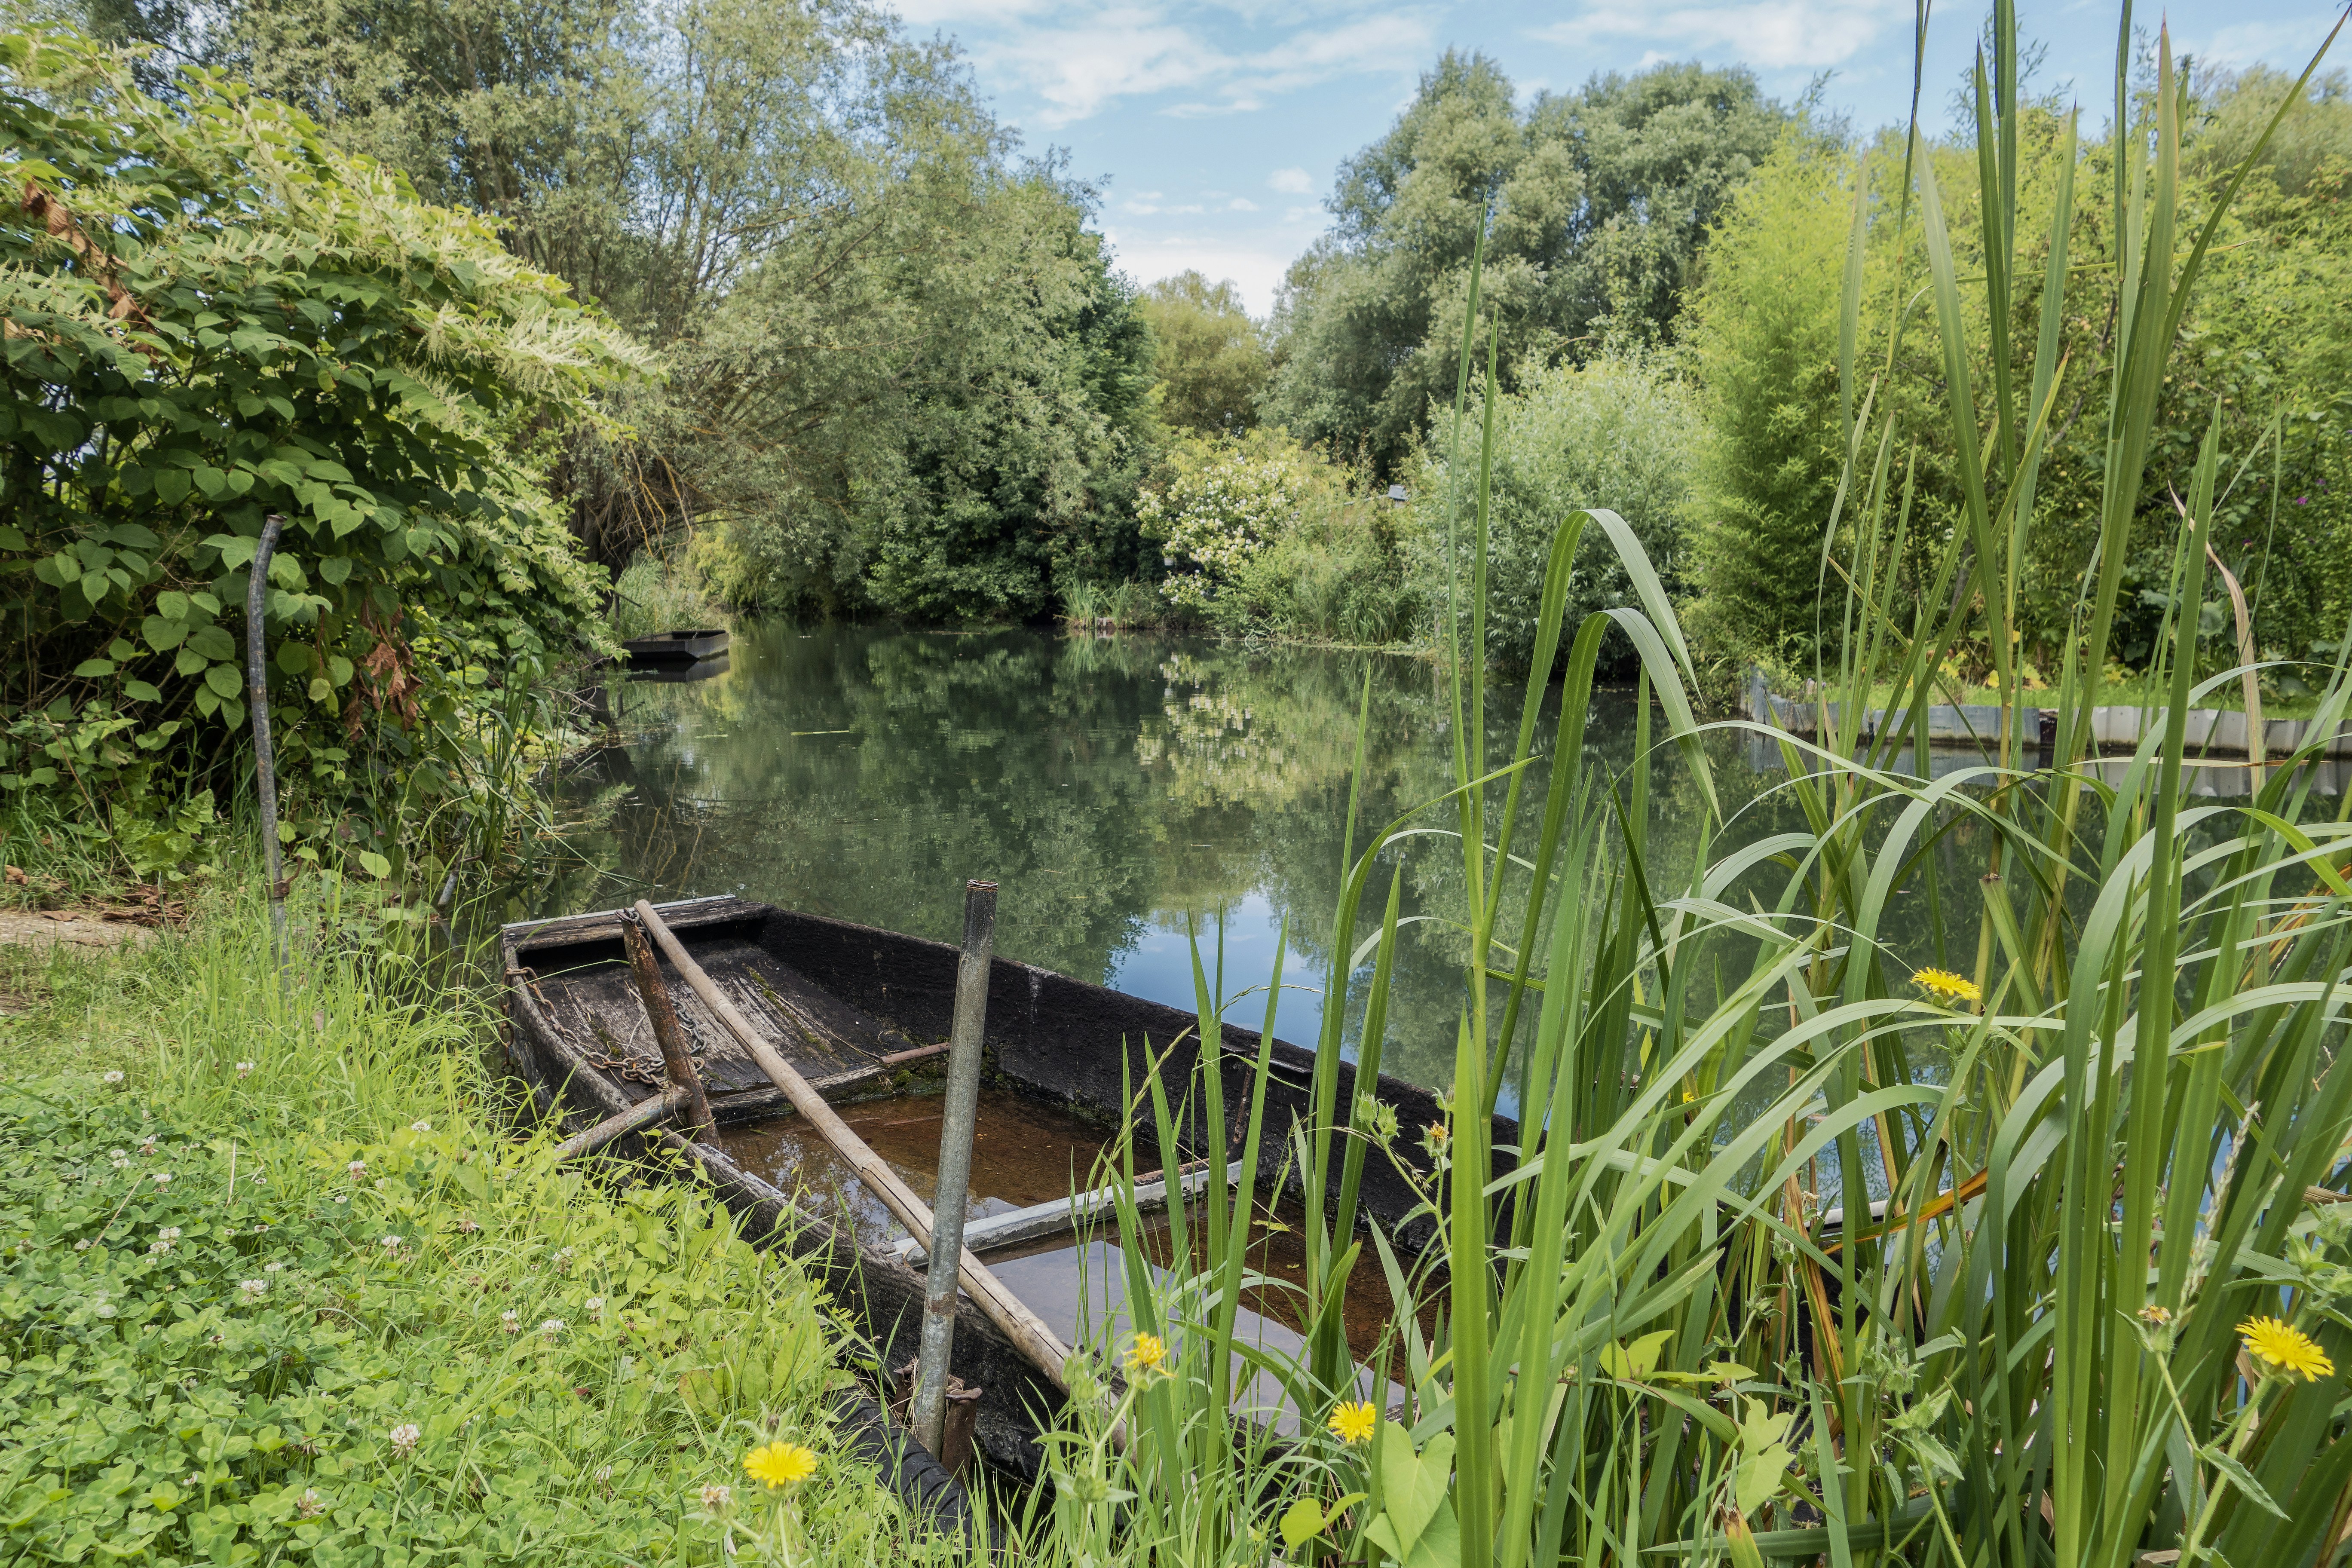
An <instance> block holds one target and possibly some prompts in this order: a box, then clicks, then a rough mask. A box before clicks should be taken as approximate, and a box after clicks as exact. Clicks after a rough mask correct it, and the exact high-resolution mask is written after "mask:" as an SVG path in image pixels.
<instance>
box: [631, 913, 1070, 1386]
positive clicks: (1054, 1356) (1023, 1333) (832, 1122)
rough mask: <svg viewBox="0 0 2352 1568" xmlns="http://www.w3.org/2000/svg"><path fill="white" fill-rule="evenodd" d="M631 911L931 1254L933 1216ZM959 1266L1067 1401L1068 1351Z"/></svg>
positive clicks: (657, 929)
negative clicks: (1064, 1395)
mask: <svg viewBox="0 0 2352 1568" xmlns="http://www.w3.org/2000/svg"><path fill="white" fill-rule="evenodd" d="M636 908H637V918H638V919H639V920H641V921H644V922H645V927H646V931H647V933H648V934H650V935H651V936H652V937H653V939H654V942H655V943H656V945H657V946H659V947H660V949H661V950H662V952H663V953H664V955H665V956H667V958H668V959H669V961H670V963H673V964H675V965H677V972H678V973H680V974H682V975H684V976H685V977H686V983H687V984H688V985H690V986H692V987H693V988H694V994H696V995H697V996H699V997H701V998H702V1002H703V1005H705V1006H706V1007H709V1009H710V1011H711V1013H712V1014H713V1015H714V1016H717V1018H718V1019H719V1022H720V1023H722V1024H724V1025H726V1026H727V1029H728V1032H729V1033H730V1034H732V1035H733V1036H734V1037H736V1038H737V1039H738V1040H740V1041H741V1042H742V1045H743V1048H744V1049H745V1050H746V1051H748V1052H750V1053H751V1059H752V1060H753V1061H755V1062H758V1063H759V1064H760V1068H761V1071H762V1072H765V1073H766V1074H767V1075H768V1077H769V1078H770V1079H773V1080H774V1082H775V1085H776V1087H777V1088H778V1089H782V1090H783V1091H784V1098H785V1099H787V1100H791V1101H792V1102H793V1110H797V1111H799V1112H800V1113H801V1114H802V1115H803V1116H805V1117H807V1118H808V1121H809V1125H810V1126H812V1127H814V1128H815V1129H816V1131H817V1134H818V1136H820V1137H822V1138H823V1139H824V1141H825V1142H827V1143H829V1144H831V1145H832V1146H833V1150H834V1152H835V1153H836V1154H839V1155H840V1156H841V1158H842V1161H843V1163H845V1164H847V1165H848V1167H849V1168H850V1170H851V1172H852V1173H855V1174H856V1177H857V1179H858V1180H859V1181H861V1182H863V1183H865V1184H866V1188H867V1190H869V1191H870V1192H872V1193H873V1194H874V1195H875V1196H876V1197H877V1198H880V1199H881V1200H882V1206H883V1207H885V1208H887V1209H888V1210H889V1211H890V1213H891V1215H893V1216H894V1217H895V1218H896V1219H897V1220H898V1223H899V1224H900V1225H902V1226H906V1227H907V1230H908V1234H910V1235H912V1236H913V1237H915V1238H916V1240H918V1241H919V1242H921V1243H922V1244H923V1245H924V1246H925V1247H929V1245H930V1240H931V1211H930V1210H929V1208H928V1207H926V1206H925V1205H924V1204H923V1200H922V1199H920V1198H919V1197H917V1196H916V1195H915V1194H914V1193H913V1192H912V1191H911V1190H910V1189H909V1188H908V1185H907V1184H906V1183H904V1182H902V1181H900V1180H899V1179H898V1173H897V1172H896V1171H893V1170H892V1169H890V1167H889V1166H888V1165H886V1164H884V1163H882V1160H881V1158H880V1157H879V1156H878V1155H877V1154H876V1153H875V1152H874V1151H873V1150H871V1149H869V1148H867V1147H866V1141H865V1140H864V1139H862V1138H860V1137H858V1136H857V1134H856V1133H855V1132H853V1131H850V1130H849V1125H848V1123H846V1122H845V1121H842V1119H841V1118H840V1117H839V1116H838V1115H836V1114H835V1112H834V1109H833V1107H832V1106H830V1105H827V1104H826V1103H825V1102H824V1098H823V1097H822V1096H820V1095H819V1094H818V1093H817V1092H816V1090H815V1089H811V1088H810V1087H809V1084H808V1080H807V1079H804V1078H803V1077H801V1075H800V1074H799V1073H797V1072H795V1071H793V1065H792V1064H791V1063H790V1062H788V1061H786V1060H784V1058H782V1057H781V1056H779V1055H777V1053H776V1047H773V1046H772V1045H770V1044H769V1043H768V1041H767V1038H766V1037H764V1036H762V1035H761V1033H760V1031H759V1030H757V1029H755V1028H753V1027H752V1026H751V1022H750V1020H748V1019H746V1018H745V1017H744V1016H743V1015H742V1014H741V1013H740V1012H739V1011H737V1010H736V1007H735V1005H734V1004H733V1003H732V1002H730V1001H729V1000H727V997H726V995H725V994H723V993H721V992H720V991H719V987H718V986H717V985H715V984H712V983H711V979H710V976H709V975H708V974H706V973H703V972H702V965H700V964H698V963H695V962H694V960H693V958H692V957H690V956H689V955H688V952H687V951H686V949H685V947H683V946H682V945H680V943H679V942H678V940H677V937H676V936H675V935H673V934H672V933H671V931H670V929H669V926H668V925H667V923H666V922H665V921H663V920H662V918H661V915H660V913H659V912H658V911H657V910H655V908H654V907H653V905H652V904H650V903H648V902H646V900H643V899H640V900H637V906H636ZM961 1261H962V1268H961V1269H960V1270H959V1275H960V1278H961V1280H962V1284H963V1288H964V1290H965V1292H966V1293H967V1294H968V1295H970V1296H971V1299H972V1300H974V1301H975V1302H977V1303H978V1304H979V1306H980V1310H982V1312H984V1313H986V1314H987V1317H988V1321H990V1322H992V1323H993V1324H995V1325H996V1327H997V1330H998V1331H999V1332H1001V1333H1003V1335H1004V1337H1005V1338H1006V1339H1008V1340H1010V1341H1012V1342H1013V1345H1014V1346H1015V1347H1016V1348H1018V1349H1019V1350H1020V1352H1021V1353H1022V1354H1023V1355H1024V1356H1026V1357H1027V1358H1028V1359H1029V1362H1030V1363H1031V1364H1032V1365H1034V1366H1035V1367H1036V1369H1037V1370H1038V1371H1039V1372H1041V1373H1045V1378H1046V1381H1048V1382H1049V1383H1051V1384H1053V1385H1054V1386H1055V1388H1057V1389H1059V1390H1061V1391H1062V1393H1064V1394H1068V1393H1069V1391H1070V1384H1069V1376H1068V1373H1066V1371H1065V1370H1064V1366H1063V1363H1066V1362H1067V1361H1068V1360H1069V1359H1070V1353H1071V1352H1070V1348H1069V1346H1067V1345H1066V1344H1064V1343H1063V1342H1061V1340H1060V1339H1058V1338H1057V1337H1055V1333H1054V1331H1053V1330H1051V1329H1049V1328H1047V1327H1046V1326H1045V1324H1044V1323H1043V1322H1041V1321H1038V1318H1037V1314H1036V1313H1034V1312H1033V1311H1031V1310H1029V1308H1028V1306H1027V1305H1026V1304H1025V1303H1024V1302H1023V1300H1021V1298H1020V1297H1018V1296H1015V1295H1014V1294H1013V1292H1012V1291H1011V1290H1009V1289H1005V1286H1004V1282H1003V1280H1001V1279H997V1277H996V1276H995V1275H993V1274H991V1273H990V1272H989V1271H988V1268H987V1266H986V1265H984V1264H982V1262H981V1260H980V1259H979V1258H975V1257H973V1256H972V1255H971V1249H970V1248H966V1249H965V1251H964V1254H963V1258H962V1260H961Z"/></svg>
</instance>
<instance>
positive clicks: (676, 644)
mask: <svg viewBox="0 0 2352 1568" xmlns="http://www.w3.org/2000/svg"><path fill="white" fill-rule="evenodd" d="M621 647H623V648H624V649H625V650H626V651H627V653H628V656H629V663H630V665H631V666H632V667H633V668H634V667H637V666H642V665H653V664H692V663H694V662H695V661H696V660H697V659H704V658H718V657H719V655H720V654H722V653H725V652H726V651H727V633H726V630H725V628H723V627H719V628H713V629H709V630H704V631H684V632H656V633H655V634H654V635H653V636H651V637H631V638H630V639H629V640H628V641H626V642H625V643H623V644H622V645H621Z"/></svg>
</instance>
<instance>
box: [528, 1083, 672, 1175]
mask: <svg viewBox="0 0 2352 1568" xmlns="http://www.w3.org/2000/svg"><path fill="white" fill-rule="evenodd" d="M686 1105H687V1097H686V1090H684V1089H671V1090H670V1091H669V1092H668V1093H667V1094H656V1095H655V1096H654V1097H653V1098H652V1099H650V1100H639V1101H638V1102H637V1103H636V1104H635V1105H633V1106H631V1107H629V1109H628V1110H624V1111H622V1112H620V1113H619V1114H617V1115H614V1116H607V1117H606V1118H604V1121H599V1122H598V1123H596V1125H595V1126H593V1127H591V1128H590V1129H588V1131H585V1132H575V1133H573V1134H572V1136H571V1137H569V1138H566V1139H565V1140H564V1141H563V1142H561V1143H558V1144H557V1145H556V1146H555V1162H556V1163H557V1164H559V1165H560V1164H562V1163H563V1162H564V1161H566V1160H576V1159H578V1158H579V1157H580V1156H581V1155H583V1154H593V1153H594V1152H596V1151H597V1150H599V1149H602V1148H603V1147H604V1145H605V1144H607V1143H610V1142H612V1141H613V1140H614V1139H615V1138H618V1137H619V1136H620V1135H621V1134H622V1133H624V1132H635V1131H637V1130H638V1129H640V1128H645V1127H651V1126H652V1125H653V1124H654V1123H655V1122H656V1121H663V1120H664V1119H666V1118H667V1117H671V1116H675V1115H676V1114H677V1113H678V1112H679V1111H681V1110H685V1109H686Z"/></svg>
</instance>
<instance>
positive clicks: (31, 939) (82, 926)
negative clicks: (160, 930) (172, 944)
mask: <svg viewBox="0 0 2352 1568" xmlns="http://www.w3.org/2000/svg"><path fill="white" fill-rule="evenodd" d="M155 929H156V928H155V926H153V925H152V924H142V923H141V922H140V921H137V920H124V919H121V918H113V917H110V915H108V914H107V913H105V912H102V911H99V910H0V943H8V944H13V945H15V946H18V947H57V946H60V945H63V946H67V947H120V946H121V945H122V944H123V943H124V942H134V943H136V942H148V941H150V940H152V938H153V937H154V935H155Z"/></svg>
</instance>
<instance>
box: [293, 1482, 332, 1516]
mask: <svg viewBox="0 0 2352 1568" xmlns="http://www.w3.org/2000/svg"><path fill="white" fill-rule="evenodd" d="M326 1506H327V1505H326V1504H325V1503H323V1502H321V1501H320V1500H319V1493H318V1489H316V1488H314V1487H305V1488H304V1489H303V1490H302V1495H301V1497H300V1498H299V1499H297V1500H295V1503H294V1511H295V1512H296V1513H298V1514H300V1515H301V1516H302V1517H303V1518H304V1519H316V1518H318V1517H319V1514H320V1511H321V1510H324V1509H325V1508H326Z"/></svg>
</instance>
